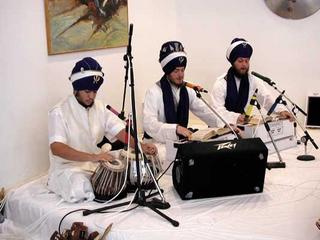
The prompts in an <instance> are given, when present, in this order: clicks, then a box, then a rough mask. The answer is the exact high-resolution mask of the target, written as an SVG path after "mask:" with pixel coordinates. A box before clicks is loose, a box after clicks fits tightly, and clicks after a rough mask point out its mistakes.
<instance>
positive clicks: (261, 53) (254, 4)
mask: <svg viewBox="0 0 320 240" xmlns="http://www.w3.org/2000/svg"><path fill="white" fill-rule="evenodd" d="M176 3H177V24H178V25H177V31H178V33H177V34H178V36H179V38H180V39H181V40H182V41H183V43H184V45H185V48H186V51H187V52H188V61H189V63H190V64H189V65H188V68H187V72H186V79H190V81H195V82H199V83H201V84H202V85H204V86H205V87H206V88H208V89H209V90H211V88H212V84H213V82H214V81H215V79H216V77H217V76H220V75H221V74H222V73H224V72H226V71H227V70H228V68H229V67H230V64H229V63H228V61H227V60H226V57H225V54H226V50H227V48H228V47H229V45H230V42H231V40H232V39H233V38H235V37H242V38H245V39H246V40H247V41H249V42H250V43H251V44H252V46H253V48H254V52H253V55H252V58H251V70H253V71H256V72H259V73H261V74H263V75H266V76H268V77H270V78H272V79H273V80H274V81H275V82H276V83H277V86H278V88H279V89H285V90H286V94H287V95H288V96H290V97H291V98H292V100H293V101H295V102H296V103H297V104H298V105H300V106H301V107H302V108H305V96H306V94H307V92H308V91H318V92H319V91H320V84H319V75H320V68H319V67H318V66H317V65H318V61H319V56H320V44H319V43H320V32H319V22H320V11H318V12H317V13H316V14H314V15H312V16H310V17H308V18H305V19H302V20H288V19H284V18H281V17H279V16H277V15H275V14H274V13H272V12H271V11H270V10H269V9H268V8H267V6H266V4H265V3H264V1H263V0H260V1H257V0H246V1H239V0H238V1H237V0H224V1H217V0H213V1H191V0H177V1H176ZM270 91H273V90H272V88H271V87H270Z"/></svg>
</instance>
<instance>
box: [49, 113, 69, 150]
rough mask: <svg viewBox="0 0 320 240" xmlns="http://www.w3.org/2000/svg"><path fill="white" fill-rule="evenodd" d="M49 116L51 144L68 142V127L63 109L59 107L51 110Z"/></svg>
mask: <svg viewBox="0 0 320 240" xmlns="http://www.w3.org/2000/svg"><path fill="white" fill-rule="evenodd" d="M48 118H49V120H48V121H49V122H48V131H49V145H50V144H51V143H54V142H61V143H65V144H67V141H68V139H67V129H66V124H65V122H64V120H63V117H62V113H61V111H60V110H59V109H58V108H55V109H53V110H51V111H50V112H49V115H48Z"/></svg>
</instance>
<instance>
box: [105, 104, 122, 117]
mask: <svg viewBox="0 0 320 240" xmlns="http://www.w3.org/2000/svg"><path fill="white" fill-rule="evenodd" d="M107 109H108V110H110V111H111V112H112V113H113V114H115V115H117V117H119V116H120V113H119V112H118V111H117V110H115V109H114V108H113V107H111V106H110V105H107Z"/></svg>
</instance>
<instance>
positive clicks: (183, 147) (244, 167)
mask: <svg viewBox="0 0 320 240" xmlns="http://www.w3.org/2000/svg"><path fill="white" fill-rule="evenodd" d="M175 146H176V147H177V148H178V151H177V155H176V161H175V163H174V165H173V170H172V178H173V185H174V187H175V189H176V190H177V192H178V193H179V195H180V197H181V198H182V199H184V200H186V199H196V198H207V197H218V196H228V195H238V194H248V193H259V192H262V191H263V185H264V177H265V171H266V164H267V158H268V149H267V147H266V146H265V144H264V143H263V142H262V140H261V139H260V138H251V139H240V140H227V141H210V142H187V143H183V144H176V145H175Z"/></svg>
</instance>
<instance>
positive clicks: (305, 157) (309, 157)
mask: <svg viewBox="0 0 320 240" xmlns="http://www.w3.org/2000/svg"><path fill="white" fill-rule="evenodd" d="M262 80H264V79H262ZM264 81H265V80H264ZM265 82H266V83H268V84H269V85H270V86H271V87H273V88H274V89H275V90H276V91H277V92H279V93H280V95H281V96H283V97H285V99H286V100H287V101H289V102H290V103H291V105H292V106H293V108H292V110H290V109H289V108H288V106H287V105H285V106H286V108H287V109H288V111H289V112H292V113H293V118H294V120H295V122H296V123H297V124H298V125H299V127H300V128H301V129H302V131H303V132H304V134H305V136H302V137H301V142H303V143H304V154H303V155H299V156H298V157H297V159H298V160H301V161H311V160H315V157H314V156H313V155H309V154H307V144H308V141H309V140H310V142H311V143H312V145H313V146H314V148H315V149H319V147H318V146H317V144H316V143H315V141H314V140H313V139H312V137H311V136H310V134H309V133H308V131H307V130H306V128H305V127H304V126H303V125H302V124H301V123H300V122H299V121H298V119H297V116H296V113H295V109H298V110H299V111H300V112H301V113H302V114H303V115H305V116H307V114H306V113H305V112H304V111H303V110H302V109H301V108H300V107H299V106H298V105H297V104H295V103H294V102H293V101H291V99H290V98H289V97H288V96H287V95H285V94H284V92H285V91H280V90H279V89H278V88H277V87H276V83H275V82H273V81H265Z"/></svg>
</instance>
